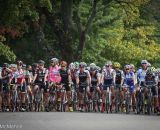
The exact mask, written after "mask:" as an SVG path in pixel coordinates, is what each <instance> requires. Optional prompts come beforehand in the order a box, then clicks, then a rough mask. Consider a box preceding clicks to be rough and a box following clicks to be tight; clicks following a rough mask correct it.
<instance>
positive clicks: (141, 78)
mask: <svg viewBox="0 0 160 130" xmlns="http://www.w3.org/2000/svg"><path fill="white" fill-rule="evenodd" d="M146 72H147V70H143V69H139V70H138V71H137V78H138V82H139V84H141V82H144V81H145V76H146Z"/></svg>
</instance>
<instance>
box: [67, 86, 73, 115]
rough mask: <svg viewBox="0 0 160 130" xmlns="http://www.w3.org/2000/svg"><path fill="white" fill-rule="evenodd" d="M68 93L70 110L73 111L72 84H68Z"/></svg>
mask: <svg viewBox="0 0 160 130" xmlns="http://www.w3.org/2000/svg"><path fill="white" fill-rule="evenodd" d="M66 94H67V99H68V107H69V111H70V112H72V111H73V107H72V95H71V86H69V85H67V86H66Z"/></svg>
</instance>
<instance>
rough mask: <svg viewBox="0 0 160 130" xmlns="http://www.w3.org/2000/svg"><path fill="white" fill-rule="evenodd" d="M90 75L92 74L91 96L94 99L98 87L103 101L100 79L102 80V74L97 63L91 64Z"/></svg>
mask: <svg viewBox="0 0 160 130" xmlns="http://www.w3.org/2000/svg"><path fill="white" fill-rule="evenodd" d="M90 76H91V87H90V93H91V97H92V99H93V91H94V89H96V91H97V92H98V94H99V101H100V102H102V99H101V90H100V87H99V86H100V80H101V74H100V73H99V72H98V70H97V66H96V64H90Z"/></svg>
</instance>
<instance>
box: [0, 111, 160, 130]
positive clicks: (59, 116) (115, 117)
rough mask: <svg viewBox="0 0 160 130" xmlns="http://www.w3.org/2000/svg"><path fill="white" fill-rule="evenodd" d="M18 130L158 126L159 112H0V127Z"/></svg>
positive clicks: (149, 129) (134, 129) (152, 129)
mask: <svg viewBox="0 0 160 130" xmlns="http://www.w3.org/2000/svg"><path fill="white" fill-rule="evenodd" d="M4 128H5V129H7V130H9V129H12V130H13V129H19V130H159V129H160V116H145V115H144V116H143V115H126V114H101V113H67V112H66V113H58V112H50V113H45V112H37V113H34V112H30V113H29V112H28V113H0V130H1V129H4Z"/></svg>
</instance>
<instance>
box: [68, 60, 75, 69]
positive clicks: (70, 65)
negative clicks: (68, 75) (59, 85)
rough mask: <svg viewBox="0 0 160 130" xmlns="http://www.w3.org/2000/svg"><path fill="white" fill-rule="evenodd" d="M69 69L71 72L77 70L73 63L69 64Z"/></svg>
mask: <svg viewBox="0 0 160 130" xmlns="http://www.w3.org/2000/svg"><path fill="white" fill-rule="evenodd" d="M69 69H71V70H73V69H75V64H74V63H73V62H72V63H70V64H69Z"/></svg>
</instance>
